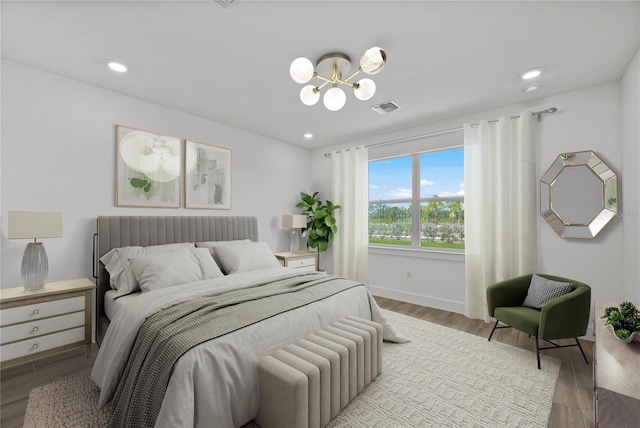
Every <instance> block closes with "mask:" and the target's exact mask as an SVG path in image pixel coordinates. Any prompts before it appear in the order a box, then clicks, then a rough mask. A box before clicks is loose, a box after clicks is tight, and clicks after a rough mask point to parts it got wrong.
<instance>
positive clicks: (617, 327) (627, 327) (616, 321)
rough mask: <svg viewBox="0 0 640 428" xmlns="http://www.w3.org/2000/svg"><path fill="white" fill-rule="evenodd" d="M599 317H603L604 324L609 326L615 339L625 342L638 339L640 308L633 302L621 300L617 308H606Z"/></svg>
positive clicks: (639, 332) (639, 339) (639, 338)
mask: <svg viewBox="0 0 640 428" xmlns="http://www.w3.org/2000/svg"><path fill="white" fill-rule="evenodd" d="M601 318H604V319H605V322H604V325H605V326H607V325H608V326H611V328H612V329H613V334H614V335H615V337H616V338H617V339H619V340H622V341H623V342H625V343H630V342H631V341H633V340H637V341H640V310H638V309H637V308H636V307H635V305H634V304H633V303H631V302H622V303H620V307H619V308H616V307H609V308H606V309H605V310H604V315H603V316H602V317H601Z"/></svg>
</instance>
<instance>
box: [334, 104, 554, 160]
mask: <svg viewBox="0 0 640 428" xmlns="http://www.w3.org/2000/svg"><path fill="white" fill-rule="evenodd" d="M557 111H558V109H557V108H555V107H550V108H548V109H546V110H540V111H534V112H532V113H531V115H532V116H538V122H540V121H541V116H542V115H543V114H547V113H549V114H553V113H555V112H557ZM519 117H520V115H517V116H511V119H517V118H519ZM498 121H499V119H494V120H490V121H489V123H496V122H498ZM479 125H480V124H479V123H472V124H471V126H479ZM463 129H464V127H462V126H460V127H458V128H451V129H445V130H443V131H436V132H430V133H428V134H421V135H414V136H413V137H404V138H399V139H397V140H390V141H383V142H381V143H374V144H368V145H366V146H364V147H366V148H370V147H379V146H386V145H390V144H398V143H406V142H409V141H413V140H419V139H421V138H429V137H435V136H438V135H443V134H449V133H451V132H456V131H462V130H463ZM349 150H350V149H345V150H344V151H345V152H346V151H349ZM338 151H340V150H338ZM324 155H325V156H331V153H325V154H324Z"/></svg>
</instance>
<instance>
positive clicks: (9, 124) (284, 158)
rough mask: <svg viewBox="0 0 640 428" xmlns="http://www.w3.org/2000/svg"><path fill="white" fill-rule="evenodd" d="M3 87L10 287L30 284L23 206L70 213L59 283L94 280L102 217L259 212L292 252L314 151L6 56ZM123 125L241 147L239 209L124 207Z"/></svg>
mask: <svg viewBox="0 0 640 428" xmlns="http://www.w3.org/2000/svg"><path fill="white" fill-rule="evenodd" d="M2 89H3V91H2V106H1V108H2V134H1V135H2V146H1V151H2V153H1V155H0V158H1V162H2V163H1V176H0V182H1V184H2V193H1V199H0V204H1V207H2V211H1V215H2V241H1V244H2V245H1V247H2V251H1V256H2V265H1V270H2V273H1V279H2V284H1V287H2V288H10V287H17V286H20V285H21V279H20V263H21V258H22V254H23V252H24V248H25V246H26V244H27V242H26V241H24V240H11V241H9V240H7V234H6V230H7V229H6V227H7V220H6V216H7V212H8V211H14V210H17V211H22V210H24V211H30V210H34V211H35V210H42V211H62V212H63V219H64V220H63V221H64V226H63V227H64V232H63V235H64V236H63V237H62V238H60V239H45V240H44V241H43V242H44V244H45V247H46V249H47V254H48V256H49V281H59V280H65V279H71V278H79V277H91V273H92V261H91V254H92V235H93V233H94V232H95V228H96V226H95V225H96V217H97V216H99V215H144V216H147V215H255V216H257V217H258V227H259V233H260V239H261V240H263V241H265V242H267V243H268V244H269V246H270V247H271V249H272V250H274V251H284V250H287V249H288V245H289V244H288V242H289V241H288V239H289V234H288V232H287V231H286V230H283V229H281V228H280V216H281V215H282V214H286V213H290V212H294V211H295V210H296V208H295V204H296V203H297V202H298V200H299V193H300V191H302V190H305V189H306V188H308V187H309V186H308V183H309V180H310V179H309V178H308V170H309V151H308V150H305V149H302V148H299V147H296V146H292V145H290V144H285V143H281V142H278V141H275V140H272V139H269V138H266V137H263V136H259V135H256V134H252V133H249V132H246V131H242V130H239V129H236V128H232V127H229V126H226V125H222V124H219V123H216V122H212V121H209V120H205V119H202V118H199V117H195V116H192V115H189V114H185V113H181V112H178V111H175V110H172V109H169V108H165V107H161V106H158V105H155V104H151V103H148V102H144V101H141V100H138V99H135V98H131V97H128V96H124V95H121V94H118V93H115V92H112V91H109V90H105V89H101V88H98V87H95V86H91V85H87V84H84V83H81V82H79V81H75V80H71V79H67V78H64V77H61V76H58V75H54V74H51V73H47V72H44V71H40V70H36V69H33V68H30V67H26V66H23V65H19V64H16V63H13V62H10V61H5V60H3V61H2ZM159 90H161V88H159ZM195 96H215V94H207V93H206V88H203V92H202V93H200V94H195ZM116 124H122V125H128V126H131V127H135V128H140V129H146V130H150V131H154V132H157V133H162V134H166V135H171V136H176V137H181V138H189V139H193V140H195V141H201V142H205V143H209V144H215V145H219V146H222V147H228V148H231V149H232V150H233V154H232V201H231V203H232V209H231V210H186V209H158V208H146V209H139V208H118V207H115V204H114V200H115V141H116V140H115V139H116V136H115V133H116V126H115V125H116ZM283 166H286V167H283ZM296 212H297V211H296Z"/></svg>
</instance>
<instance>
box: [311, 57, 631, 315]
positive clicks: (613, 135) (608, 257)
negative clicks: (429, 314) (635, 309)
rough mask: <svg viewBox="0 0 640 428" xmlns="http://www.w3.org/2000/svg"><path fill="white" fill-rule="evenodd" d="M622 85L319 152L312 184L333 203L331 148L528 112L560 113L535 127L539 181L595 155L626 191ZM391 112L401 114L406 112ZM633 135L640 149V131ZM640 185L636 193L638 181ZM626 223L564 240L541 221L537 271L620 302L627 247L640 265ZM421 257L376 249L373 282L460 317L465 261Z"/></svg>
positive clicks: (426, 144) (380, 290) (377, 288)
mask: <svg viewBox="0 0 640 428" xmlns="http://www.w3.org/2000/svg"><path fill="white" fill-rule="evenodd" d="M636 61H637V60H636ZM631 73H632V75H631V79H633V78H635V79H636V83H635V84H636V85H637V72H635V73H636V74H635V77H634V75H633V73H634V72H633V71H632V72H631ZM621 86H622V83H621V82H619V81H618V82H612V83H607V84H604V85H599V86H595V87H591V88H586V89H583V90H579V91H574V92H569V93H565V94H560V95H556V96H552V97H547V98H542V99H537V100H533V101H531V102H529V103H526V104H518V105H510V106H505V107H503V108H499V109H492V110H487V111H483V112H477V113H473V114H468V115H465V116H460V117H457V118H453V119H447V120H443V121H439V122H435V123H430V124H425V125H423V126H420V127H415V128H411V129H405V130H401V131H397V132H393V133H389V134H384V135H377V136H375V137H372V138H367V139H362V140H358V141H353V142H351V143H349V144H343V145H340V146H335V147H331V148H325V149H322V150H315V151H313V152H312V155H311V160H312V167H313V169H312V177H313V183H314V184H315V185H316V187H317V190H320V191H321V192H323V193H324V194H326V195H327V197H329V190H330V189H329V187H328V184H327V185H326V186H325V185H323V183H329V172H328V168H327V163H328V162H329V160H327V159H326V158H325V157H324V152H328V151H330V150H336V149H340V148H344V147H351V146H356V145H360V144H365V145H368V144H375V143H377V142H382V141H390V140H395V139H398V138H403V137H409V136H413V135H420V134H426V133H430V132H436V131H440V130H445V129H451V128H456V127H459V126H461V125H462V124H464V123H476V122H478V121H479V120H482V119H497V118H498V117H500V116H502V115H509V116H510V115H515V114H518V113H520V112H521V111H524V110H531V111H537V110H544V109H546V108H549V107H557V108H558V112H557V113H555V114H553V115H545V116H543V119H542V122H541V123H537V122H536V140H537V143H536V144H537V154H536V157H537V159H536V161H537V177H538V179H539V178H540V177H541V176H542V175H543V174H544V172H545V171H546V169H547V168H548V166H549V165H550V164H551V163H552V162H553V161H554V159H555V158H556V157H557V156H558V155H559V154H560V153H564V152H570V151H580V150H594V151H595V152H596V153H597V154H598V155H599V156H600V157H602V159H603V160H605V161H606V162H607V163H608V164H609V166H610V167H611V168H613V169H614V170H615V171H616V172H618V173H619V174H620V177H621V181H622V183H623V186H626V184H624V183H627V176H626V173H628V171H625V172H624V173H623V151H625V150H626V149H627V145H632V144H633V141H631V140H633V136H631V137H630V139H629V141H628V142H624V143H623V131H622V95H621ZM636 87H637V86H636ZM636 91H637V89H636ZM636 102H637V101H636ZM636 111H637V106H636ZM392 114H402V110H398V111H396V112H394V113H392ZM637 117H638V116H637V113H635V119H633V117H631V120H635V123H636V125H637ZM635 132H636V134H635V138H636V140H635V141H636V144H637V131H635ZM447 138H454V140H457V141H458V144H462V141H463V140H462V138H463V137H462V133H461V132H459V133H455V134H449V136H448V137H447ZM443 141H444V140H443V139H442V138H441V137H437V138H432V139H426V140H422V141H421V142H412V143H411V144H406V143H405V144H403V145H402V146H396V147H395V148H394V147H389V146H388V147H386V148H384V149H371V150H370V158H375V157H376V156H379V155H380V153H381V152H382V151H384V152H385V153H384V155H389V154H391V152H393V151H394V150H395V151H397V152H401V151H402V150H405V149H406V147H407V146H409V145H410V146H411V148H410V150H415V149H416V148H422V149H424V150H426V149H429V148H431V147H432V146H434V145H435V144H440V143H443ZM632 150H633V149H632ZM636 150H637V149H636ZM636 153H637V152H636ZM634 159H635V160H631V161H630V162H628V163H627V164H626V165H625V167H626V168H625V169H627V170H631V171H632V172H631V173H629V175H630V176H631V177H632V178H633V177H637V173H638V168H639V163H638V162H637V159H638V158H637V155H636V157H635V158H634ZM634 174H635V175H634ZM635 180H636V181H635V189H636V192H637V178H636V179H635ZM631 186H634V185H631ZM537 192H539V189H538V190H537ZM623 204H624V202H623ZM625 207H626V208H625V209H627V208H629V207H628V206H627V205H625ZM636 209H637V204H636ZM626 221H627V218H624V217H618V218H615V219H613V220H612V222H611V223H610V224H609V225H608V226H607V227H606V228H605V229H604V230H603V231H602V232H601V233H600V234H599V235H598V236H597V237H596V238H595V239H593V240H563V239H561V238H560V237H558V235H557V234H556V233H555V232H554V231H553V230H552V229H551V227H550V226H549V225H548V224H547V223H546V221H545V220H544V219H543V218H542V216H538V222H537V228H538V231H537V234H538V252H539V254H538V271H539V272H543V273H545V272H546V273H552V274H556V275H560V276H566V277H569V278H573V279H576V280H579V281H583V282H585V283H587V284H589V285H591V287H592V291H593V298H606V299H610V300H621V299H622V298H624V297H625V295H626V291H625V286H624V275H623V270H624V264H623V260H624V259H625V257H626V256H625V245H626V244H628V247H627V248H628V249H629V250H630V251H631V253H630V254H628V255H627V256H628V258H630V259H633V260H635V265H636V266H637V264H638V250H637V243H636V244H635V247H634V245H633V244H629V243H628V242H626V241H625V226H624V224H623V223H624V222H626ZM636 222H637V220H636ZM636 239H637V238H636ZM392 254H395V255H392ZM421 254H422V255H421ZM421 254H418V255H416V252H407V251H395V252H393V251H392V252H389V251H387V252H386V253H383V254H380V252H379V251H377V250H371V249H370V251H369V282H370V284H371V288H372V291H373V292H374V293H375V294H378V295H381V296H385V297H392V298H396V299H399V300H403V301H407V302H412V303H419V304H427V305H429V306H432V307H437V308H441V309H447V310H454V311H458V312H462V308H463V305H464V294H465V293H464V287H465V284H464V283H465V273H464V260H463V259H464V258H463V257H460V256H455V255H453V256H451V255H446V254H445V255H443V254H437V255H434V256H429V255H424V253H421ZM324 257H325V262H324V263H325V266H327V265H328V264H329V261H330V258H331V257H330V256H324ZM407 270H411V271H412V276H413V278H411V279H408V278H406V271H407ZM635 275H637V273H635ZM636 283H637V282H636Z"/></svg>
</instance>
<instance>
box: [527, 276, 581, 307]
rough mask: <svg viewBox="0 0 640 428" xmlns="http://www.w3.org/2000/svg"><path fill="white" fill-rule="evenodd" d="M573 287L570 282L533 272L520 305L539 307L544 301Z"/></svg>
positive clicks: (565, 292)
mask: <svg viewBox="0 0 640 428" xmlns="http://www.w3.org/2000/svg"><path fill="white" fill-rule="evenodd" d="M574 288H575V287H574V285H573V284H571V283H570V282H558V281H554V280H552V279H547V278H544V277H541V276H538V275H536V274H533V276H532V277H531V284H530V285H529V291H528V292H527V298H526V299H524V303H523V304H522V306H528V307H530V308H536V309H541V308H542V307H543V306H544V304H545V303H547V302H549V301H551V300H553V299H555V298H558V297H560V296H563V295H565V294H567V293H570V292H572V291H573V289H574Z"/></svg>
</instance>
